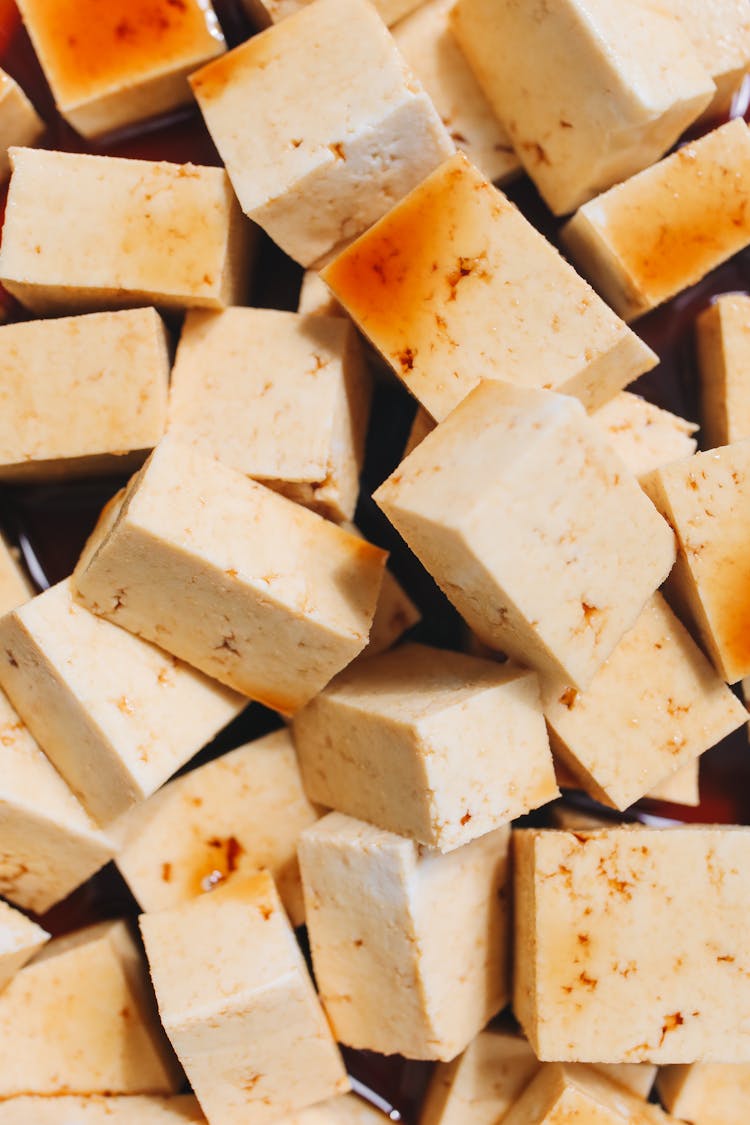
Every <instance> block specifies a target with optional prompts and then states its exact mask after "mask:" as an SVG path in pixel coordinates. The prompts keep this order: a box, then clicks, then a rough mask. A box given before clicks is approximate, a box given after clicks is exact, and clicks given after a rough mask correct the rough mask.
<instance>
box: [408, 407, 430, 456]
mask: <svg viewBox="0 0 750 1125" xmlns="http://www.w3.org/2000/svg"><path fill="white" fill-rule="evenodd" d="M434 429H435V422H434V421H433V418H432V415H431V414H430V413H429V411H427V410H425V408H424V407H423V406H418V407H417V411H416V414H415V415H414V421H413V422H412V424H411V429H410V430H409V436H408V437H407V439H406V445H405V446H404V452H403V453H402V454H401V457H402V460H403V459H404V458H406V457H408V456H409V454H410V453H411V452H412V450H414V449H416V448H417V446H418V445H419V443H420V442H421V441H423V440H424V439H425V438H426V437H427V435H428V434H431V433H432V431H433V430H434Z"/></svg>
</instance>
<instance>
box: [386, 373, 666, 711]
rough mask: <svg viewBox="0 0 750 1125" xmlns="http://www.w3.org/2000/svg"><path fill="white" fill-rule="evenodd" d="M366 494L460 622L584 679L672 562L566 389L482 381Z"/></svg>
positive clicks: (516, 652) (569, 678)
mask: <svg viewBox="0 0 750 1125" xmlns="http://www.w3.org/2000/svg"><path fill="white" fill-rule="evenodd" d="M375 500H376V501H377V503H378V504H379V506H380V507H381V508H382V509H383V511H384V512H385V514H386V515H387V516H388V518H389V520H390V521H391V523H392V524H394V526H395V527H396V529H397V530H398V531H399V533H400V534H401V535H402V536H403V537H404V539H405V540H406V542H407V543H408V544H409V546H410V547H411V549H412V551H414V553H415V554H416V555H417V557H418V558H419V559H420V561H421V562H422V563H423V564H424V566H426V568H427V570H428V571H429V572H430V574H431V575H432V576H433V578H434V579H435V581H436V582H437V583H438V585H439V586H440V587H441V589H442V590H443V591H444V592H445V594H446V595H447V596H448V598H449V599H450V600H451V601H452V603H453V604H454V606H455V607H456V609H458V611H459V613H460V614H461V615H462V616H463V618H464V619H465V621H466V623H467V624H468V625H469V627H470V628H471V629H472V630H473V631H474V632H475V633H476V634H477V636H478V637H479V638H480V640H482V641H483V642H484V643H485V644H487V645H489V646H490V647H491V648H496V649H500V650H502V651H503V652H505V653H507V654H508V655H509V656H511V657H512V658H513V659H515V660H517V661H518V662H519V663H520V664H525V665H527V666H529V667H532V668H536V670H537V671H539V672H540V674H542V675H544V676H549V677H551V678H552V679H558V678H560V679H562V680H564V681H565V682H566V684H572V685H573V686H574V687H578V688H581V689H583V688H585V687H586V685H587V684H588V683H589V682H590V680H591V679H592V677H593V676H594V673H595V672H596V671H597V669H598V668H599V667H600V665H601V664H602V663H603V661H604V660H606V659H607V657H608V656H609V655H610V654H611V652H612V651H613V649H614V648H615V646H616V645H617V643H618V641H619V640H620V639H621V637H622V636H623V635H624V634H625V633H626V632H627V630H628V629H630V628H632V626H633V625H634V624H635V621H636V619H637V618H638V615H639V614H640V612H641V610H642V609H643V607H644V605H645V603H646V602H647V600H648V599H649V598H650V596H651V594H652V593H653V592H654V590H655V589H656V588H657V587H658V586H659V585H660V584H661V583H662V582H663V580H664V579H665V578H666V576H667V574H668V573H669V570H670V568H671V566H672V563H673V560H674V551H675V547H674V541H673V539H674V537H673V535H672V532H671V530H670V528H669V527H668V525H667V524H666V523H665V522H664V520H662V519H661V518H660V517H658V513H656V512H655V511H654V508H653V505H652V504H651V503H650V502H649V501H648V498H647V497H646V496H645V495H644V494H643V492H642V491H641V489H640V488H639V487H638V484H637V482H636V480H635V478H634V477H632V476H630V474H629V473H628V472H627V470H626V469H625V468H624V467H623V466H622V464H621V463H620V461H619V459H618V458H617V457H616V456H615V454H614V453H612V451H611V449H610V448H609V446H608V444H607V442H606V440H605V439H604V438H603V437H602V436H601V433H600V431H599V429H598V428H597V426H596V425H595V423H593V422H592V421H591V419H590V418H589V417H588V416H587V414H586V412H585V411H584V409H583V407H582V406H581V404H580V403H579V402H577V401H576V400H575V399H573V398H569V397H567V396H564V395H557V394H553V393H552V392H550V391H542V390H531V389H521V388H517V387H512V386H510V385H508V384H502V383H499V382H494V381H485V382H483V383H482V384H481V385H480V386H479V387H478V388H476V389H475V390H474V391H472V392H471V394H470V395H469V396H468V397H467V398H466V399H465V400H464V401H463V402H462V403H461V404H460V405H459V406H458V407H457V408H456V409H455V410H454V411H453V413H452V414H451V415H450V417H449V418H448V419H446V421H445V422H443V423H442V424H441V425H440V426H438V428H437V429H436V430H435V431H434V432H433V433H431V434H429V435H428V436H427V437H426V438H425V439H424V440H423V441H422V443H421V444H420V445H419V446H418V447H417V448H416V449H415V450H414V452H413V453H411V454H410V455H409V457H407V459H406V460H405V461H403V462H402V463H401V465H399V467H398V468H397V470H396V471H395V472H394V473H393V474H392V476H391V477H389V478H388V479H387V480H386V481H385V483H384V484H382V485H381V487H380V488H379V489H378V491H377V492H376V493H375Z"/></svg>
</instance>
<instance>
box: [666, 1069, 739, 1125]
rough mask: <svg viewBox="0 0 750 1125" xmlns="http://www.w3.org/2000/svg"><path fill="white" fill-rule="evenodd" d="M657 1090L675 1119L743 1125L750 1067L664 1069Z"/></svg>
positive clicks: (699, 1124) (710, 1124) (709, 1124)
mask: <svg viewBox="0 0 750 1125" xmlns="http://www.w3.org/2000/svg"><path fill="white" fill-rule="evenodd" d="M656 1089H657V1090H658V1093H659V1098H660V1100H661V1102H662V1104H663V1105H664V1106H665V1107H666V1109H668V1110H669V1112H670V1113H672V1114H674V1116H675V1117H680V1118H684V1119H685V1120H686V1121H693V1122H695V1123H696V1125H746V1122H747V1107H748V1105H750V1064H748V1063H734V1064H732V1063H725V1064H722V1063H700V1062H699V1063H692V1064H684V1065H682V1066H663V1067H661V1068H660V1070H659V1074H658V1077H657V1079H656Z"/></svg>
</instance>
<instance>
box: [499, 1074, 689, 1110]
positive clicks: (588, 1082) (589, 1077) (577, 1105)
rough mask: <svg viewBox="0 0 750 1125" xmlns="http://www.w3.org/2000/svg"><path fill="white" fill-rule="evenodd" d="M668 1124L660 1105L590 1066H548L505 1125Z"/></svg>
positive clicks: (516, 1105) (524, 1094) (524, 1095)
mask: <svg viewBox="0 0 750 1125" xmlns="http://www.w3.org/2000/svg"><path fill="white" fill-rule="evenodd" d="M579 1121H580V1122H581V1123H583V1122H586V1123H590V1125H668V1123H670V1122H673V1123H674V1125H678V1123H677V1121H676V1120H675V1118H673V1117H668V1116H667V1114H666V1113H663V1112H662V1110H660V1109H659V1108H658V1107H657V1106H653V1105H646V1104H645V1103H644V1102H643V1101H642V1100H641V1099H640V1098H638V1097H636V1096H634V1095H633V1094H629V1093H627V1092H626V1091H624V1090H623V1089H622V1088H621V1087H620V1086H617V1085H616V1084H615V1083H614V1082H611V1081H609V1080H608V1079H607V1078H605V1077H603V1076H602V1075H601V1074H600V1073H598V1072H597V1071H596V1070H595V1069H594V1068H593V1067H590V1066H561V1065H560V1064H559V1063H548V1064H547V1065H546V1066H543V1067H541V1069H540V1071H539V1073H538V1074H537V1076H536V1078H535V1079H534V1080H533V1081H532V1082H531V1083H530V1085H529V1086H527V1087H526V1090H525V1091H524V1093H523V1094H522V1095H521V1097H520V1098H519V1100H518V1101H517V1102H516V1104H515V1106H514V1107H513V1108H512V1109H511V1111H510V1113H508V1114H507V1115H506V1116H505V1117H504V1118H503V1125H564V1123H567V1122H571V1123H573V1122H579Z"/></svg>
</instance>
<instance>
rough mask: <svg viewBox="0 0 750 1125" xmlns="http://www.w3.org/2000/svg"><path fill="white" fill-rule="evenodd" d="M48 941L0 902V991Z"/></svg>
mask: <svg viewBox="0 0 750 1125" xmlns="http://www.w3.org/2000/svg"><path fill="white" fill-rule="evenodd" d="M48 940H49V934H48V933H47V932H46V930H43V929H42V927H41V926H37V924H36V922H32V921H31V919H30V918H27V917H26V916H25V915H24V914H21V912H20V911H19V910H14V909H13V907H12V906H8V904H7V902H0V991H2V989H3V988H5V986H6V984H7V983H8V981H9V980H11V978H12V977H13V976H14V974H15V973H17V972H18V970H19V969H22V968H23V966H24V965H25V964H26V962H27V961H28V960H30V958H32V957H33V956H34V954H35V953H37V952H38V951H39V950H40V949H41V948H42V946H43V945H44V943H45V942H46V941H48Z"/></svg>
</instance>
